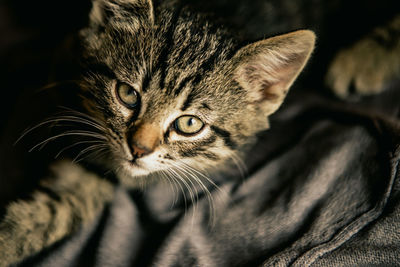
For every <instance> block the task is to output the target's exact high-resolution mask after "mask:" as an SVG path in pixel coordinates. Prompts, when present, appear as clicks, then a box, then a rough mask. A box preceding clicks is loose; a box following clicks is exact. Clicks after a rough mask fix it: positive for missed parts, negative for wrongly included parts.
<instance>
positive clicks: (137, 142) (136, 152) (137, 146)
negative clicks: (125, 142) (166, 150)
mask: <svg viewBox="0 0 400 267" xmlns="http://www.w3.org/2000/svg"><path fill="white" fill-rule="evenodd" d="M136 127H137V128H136V131H135V132H133V134H132V136H131V137H130V138H131V140H130V141H131V142H130V147H131V151H132V155H133V156H134V157H135V158H140V157H143V156H146V155H147V154H150V153H151V152H153V151H154V149H155V148H156V147H157V145H158V144H159V142H160V141H159V140H160V134H161V133H160V129H159V127H157V126H155V125H152V124H141V125H138V126H136Z"/></svg>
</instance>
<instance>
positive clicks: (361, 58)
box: [325, 36, 400, 98]
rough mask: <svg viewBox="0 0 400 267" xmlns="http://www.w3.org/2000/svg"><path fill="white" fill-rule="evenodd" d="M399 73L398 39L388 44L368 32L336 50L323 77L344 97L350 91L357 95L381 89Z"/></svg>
mask: <svg viewBox="0 0 400 267" xmlns="http://www.w3.org/2000/svg"><path fill="white" fill-rule="evenodd" d="M399 76H400V42H399V41H398V40H395V43H394V44H392V45H391V46H387V45H384V44H382V43H380V42H379V41H377V40H376V39H374V38H372V36H369V37H366V38H364V39H362V40H360V41H358V42H357V43H355V44H354V45H353V46H351V47H350V48H347V49H344V50H341V51H339V53H338V54H337V55H336V56H335V57H334V59H333V61H332V62H331V64H330V66H329V68H328V72H327V75H326V77H325V78H326V79H325V81H326V85H327V86H328V87H329V88H331V89H332V90H333V92H334V93H335V94H336V95H337V96H339V97H341V98H346V97H348V96H349V95H350V94H351V93H354V94H356V95H358V96H363V95H371V94H377V93H380V92H382V91H383V90H384V89H385V88H387V87H388V85H389V84H390V82H392V81H393V80H395V79H396V77H399ZM353 90H354V92H353Z"/></svg>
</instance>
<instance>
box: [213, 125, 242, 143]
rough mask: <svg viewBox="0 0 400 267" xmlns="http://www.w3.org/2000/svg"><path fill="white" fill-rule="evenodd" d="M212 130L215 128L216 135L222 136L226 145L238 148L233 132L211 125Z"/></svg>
mask: <svg viewBox="0 0 400 267" xmlns="http://www.w3.org/2000/svg"><path fill="white" fill-rule="evenodd" d="M210 128H211V130H213V131H214V132H215V134H216V135H218V136H219V137H221V138H222V139H223V140H224V143H225V145H227V146H228V147H230V148H236V147H237V144H236V142H234V141H233V140H232V138H231V133H230V132H228V131H226V130H224V129H221V128H219V127H217V126H211V127H210Z"/></svg>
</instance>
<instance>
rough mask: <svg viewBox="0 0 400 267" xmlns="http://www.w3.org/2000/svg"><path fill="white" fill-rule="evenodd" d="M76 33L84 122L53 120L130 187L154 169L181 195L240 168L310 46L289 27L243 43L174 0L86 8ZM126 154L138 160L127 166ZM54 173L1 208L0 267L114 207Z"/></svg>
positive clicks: (105, 194) (99, 0) (92, 182)
mask: <svg viewBox="0 0 400 267" xmlns="http://www.w3.org/2000/svg"><path fill="white" fill-rule="evenodd" d="M80 37H81V40H82V47H83V54H82V64H83V66H84V69H85V72H84V73H83V74H82V80H81V83H80V87H81V92H80V95H81V97H82V106H83V109H84V114H83V115H82V113H80V115H79V114H78V115H79V116H80V117H81V118H77V117H76V116H77V115H74V116H71V115H69V116H65V117H63V118H61V119H60V120H67V121H68V120H69V121H72V122H78V123H82V124H84V125H86V126H87V127H89V128H90V127H92V128H90V129H91V132H89V131H85V132H83V131H78V132H75V133H73V134H74V135H77V134H78V135H79V134H80V133H81V134H82V137H81V138H82V140H83V141H81V142H84V141H87V139H83V138H85V137H88V136H89V137H93V138H95V142H101V144H99V145H98V146H99V147H100V148H102V149H104V150H105V151H102V152H104V153H103V156H102V157H100V158H99V159H97V158H92V159H89V160H91V161H95V163H96V164H101V165H103V166H106V167H107V168H111V169H112V170H113V171H114V172H115V173H116V175H117V177H118V178H119V179H120V181H121V182H122V183H123V184H125V185H128V186H136V185H137V184H138V183H139V184H140V183H141V182H143V181H144V182H148V181H149V180H150V178H149V177H146V175H148V174H152V173H161V174H165V175H164V176H162V175H160V177H164V178H166V179H172V180H173V181H175V182H178V183H180V185H179V186H180V187H181V186H182V185H184V186H186V187H188V188H187V189H188V190H189V191H190V190H191V189H190V188H189V187H190V185H194V184H195V183H197V184H198V185H199V186H201V187H203V189H204V190H208V189H207V187H208V185H212V184H213V181H212V180H210V179H209V178H207V177H205V175H203V174H202V171H203V170H205V169H209V168H217V167H220V166H222V165H221V164H222V163H223V162H224V161H225V160H227V159H230V158H232V159H234V160H238V153H239V152H240V151H241V149H242V147H243V146H244V145H245V144H247V143H249V142H250V141H252V140H253V139H254V137H255V135H256V133H257V132H259V131H262V130H265V129H267V128H268V127H269V125H268V119H267V117H268V116H269V115H270V114H271V113H273V112H275V111H276V110H277V109H278V108H279V106H280V104H281V103H282V101H283V99H284V97H285V96H286V94H287V92H288V89H289V87H290V85H291V84H292V83H293V81H294V79H295V78H296V77H297V75H298V74H299V72H300V71H301V70H302V68H303V67H304V64H305V63H306V61H307V60H308V58H309V56H310V53H311V51H312V49H313V46H314V39H315V36H314V34H313V33H312V32H310V31H298V32H294V33H290V34H286V35H282V36H278V37H273V38H270V39H266V40H261V41H259V42H256V43H254V44H249V45H243V44H242V43H241V41H239V40H238V39H237V38H236V37H235V36H234V34H232V33H231V32H230V31H229V30H228V29H225V28H224V27H222V26H219V25H215V24H213V22H212V21H210V20H208V18H207V17H206V16H204V15H200V14H197V13H195V12H193V11H191V9H190V7H188V6H185V5H183V4H181V3H180V2H179V1H174V0H168V1H162V4H160V5H156V6H155V5H153V3H152V2H151V1H149V0H93V9H92V12H91V13H90V24H89V26H88V27H87V28H85V29H83V30H82V31H81V32H80ZM121 82H123V83H125V84H128V85H130V86H131V87H132V88H134V89H135V90H136V91H137V93H138V95H139V98H140V105H138V106H137V107H135V108H131V109H130V108H127V107H126V106H124V105H122V104H121V103H120V100H119V98H118V96H117V95H116V86H117V85H118V84H119V83H121ZM182 115H193V116H196V117H197V118H198V119H199V120H201V121H202V122H203V123H204V126H203V128H202V130H201V131H199V132H198V133H196V134H193V135H184V134H181V133H179V131H177V129H176V127H175V125H176V123H175V121H176V119H178V118H179V117H180V116H182ZM143 129H145V130H143ZM139 132H140V134H138V133H139ZM67 134H68V132H67ZM146 134H148V135H146ZM134 138H136V139H134ZM146 140H147V141H146ZM145 142H151V144H152V147H151V149H149V148H148V147H145V146H144V145H146V143H145ZM78 143H79V136H78V141H77V143H76V144H78ZM133 149H137V150H138V149H139V150H140V151H142V152H140V154H141V155H142V156H141V157H140V158H136V157H137V156H135V155H138V154H139V153H136V154H135V153H133V152H135V150H133ZM144 152H146V153H144ZM54 168H55V172H54V177H51V178H49V179H46V180H45V181H43V183H42V185H41V188H39V189H38V190H37V191H36V192H35V193H33V195H32V198H31V199H30V200H23V201H22V200H21V201H19V202H16V203H13V204H11V205H10V206H9V207H8V208H7V210H6V215H5V217H4V219H3V220H2V221H1V223H0V259H1V260H2V262H1V264H0V266H7V265H8V264H10V263H13V262H17V261H19V260H21V259H24V258H25V257H27V256H29V255H32V254H34V253H36V252H38V251H40V250H41V249H42V248H44V247H48V246H50V245H51V244H54V243H55V242H57V241H59V240H62V239H63V238H65V237H66V236H67V235H69V234H70V233H72V232H74V231H76V230H77V229H79V227H81V225H85V224H86V223H89V222H90V221H91V220H93V219H94V218H95V217H96V216H97V215H98V214H99V213H100V212H101V210H102V209H103V206H104V204H105V203H107V202H108V201H110V200H111V199H112V196H113V187H112V185H111V184H110V182H108V181H106V180H103V179H101V178H99V177H97V176H96V175H95V174H93V173H90V172H88V171H86V170H85V169H83V168H82V167H80V166H79V165H76V164H73V163H71V164H68V163H63V162H62V163H58V164H56V165H55V167H54ZM171 175H172V176H175V177H171V178H168V176H171ZM198 176H200V177H198ZM203 178H205V179H206V180H204V179H203ZM202 179H203V180H202ZM186 180H187V181H186ZM205 184H207V185H205ZM192 200H193V201H194V199H192Z"/></svg>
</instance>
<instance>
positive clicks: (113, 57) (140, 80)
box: [88, 16, 235, 95]
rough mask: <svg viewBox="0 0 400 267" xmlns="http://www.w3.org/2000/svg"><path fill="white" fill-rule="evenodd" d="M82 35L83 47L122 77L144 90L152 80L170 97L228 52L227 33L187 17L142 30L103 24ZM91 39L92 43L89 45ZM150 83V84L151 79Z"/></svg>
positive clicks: (196, 80)
mask: <svg viewBox="0 0 400 267" xmlns="http://www.w3.org/2000/svg"><path fill="white" fill-rule="evenodd" d="M95 35H96V36H95V37H94V38H93V37H92V38H90V37H89V38H88V39H91V40H89V41H88V42H89V44H88V51H89V54H92V57H95V58H96V59H97V60H99V61H102V62H103V63H105V65H107V66H108V68H109V69H110V70H111V71H112V72H115V74H116V76H117V77H118V78H120V79H122V80H125V81H129V82H130V83H132V84H135V85H137V86H138V87H140V88H141V89H144V90H146V89H147V88H146V87H148V86H149V84H150V81H153V80H156V86H153V87H157V83H158V86H159V87H160V88H156V89H165V90H169V93H173V94H174V95H178V94H180V92H181V91H182V90H184V89H185V88H187V87H192V88H193V87H198V86H199V85H201V84H202V83H204V82H205V81H206V80H205V79H204V78H205V77H207V75H209V74H210V73H212V72H214V71H215V69H216V68H217V65H221V64H223V63H224V61H226V59H228V58H229V57H230V56H231V55H232V54H233V51H234V47H235V43H234V41H233V39H232V38H230V36H228V34H227V32H225V31H224V30H223V29H220V28H218V27H215V25H212V24H210V23H208V22H207V21H200V20H199V19H198V18H197V19H192V20H191V19H189V18H188V17H187V16H186V17H182V18H178V19H176V21H169V23H165V24H162V25H156V26H155V27H154V28H144V29H143V30H142V31H133V30H132V31H129V30H127V29H126V28H125V29H123V30H121V29H118V28H113V27H112V25H109V26H108V27H107V28H106V29H105V30H104V31H103V32H100V33H95ZM90 41H92V42H93V43H94V44H93V43H90ZM153 85H154V83H153Z"/></svg>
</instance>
